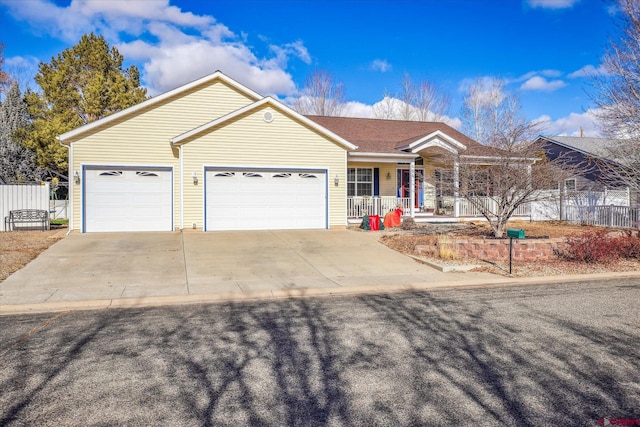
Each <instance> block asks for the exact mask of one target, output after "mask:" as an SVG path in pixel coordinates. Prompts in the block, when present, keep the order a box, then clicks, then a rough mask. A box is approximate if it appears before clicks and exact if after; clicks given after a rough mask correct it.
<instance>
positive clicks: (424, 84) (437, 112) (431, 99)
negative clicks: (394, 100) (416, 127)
mask: <svg viewBox="0 0 640 427" xmlns="http://www.w3.org/2000/svg"><path fill="white" fill-rule="evenodd" d="M415 92H416V96H415V112H416V115H417V120H418V121H420V122H442V121H444V120H445V119H446V116H447V113H448V112H449V109H450V107H451V98H450V97H449V95H448V94H446V93H445V92H443V91H441V90H440V89H439V88H438V87H437V86H436V85H435V84H434V83H432V82H430V81H429V80H422V81H421V82H419V83H418V84H417V86H416V87H415Z"/></svg>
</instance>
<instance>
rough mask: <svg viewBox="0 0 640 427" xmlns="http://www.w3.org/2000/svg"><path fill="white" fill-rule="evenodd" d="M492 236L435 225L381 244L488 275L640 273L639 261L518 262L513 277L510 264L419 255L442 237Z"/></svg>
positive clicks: (391, 234)
mask: <svg viewBox="0 0 640 427" xmlns="http://www.w3.org/2000/svg"><path fill="white" fill-rule="evenodd" d="M509 228H522V229H524V230H525V233H526V235H527V236H536V237H542V236H548V237H553V238H558V237H565V236H569V235H576V234H582V233H584V232H588V231H593V230H596V229H600V228H598V227H590V226H581V225H573V224H565V223H560V222H557V221H549V222H526V221H514V222H512V223H510V224H509ZM489 234H490V231H489V228H488V226H487V225H486V224H482V223H480V224H476V223H465V224H431V225H423V226H420V227H417V228H415V229H412V230H401V229H394V230H390V231H386V232H385V234H383V235H382V236H381V239H380V240H381V242H382V243H384V244H385V245H387V246H388V247H390V248H391V249H394V250H396V251H398V252H402V253H406V254H411V255H415V256H419V257H421V258H424V259H427V260H428V261H430V262H432V263H435V264H439V265H446V266H456V265H469V264H472V265H479V266H480V267H478V268H476V269H474V270H473V271H484V272H489V273H495V274H500V275H504V276H512V277H534V276H554V275H565V274H589V273H607V272H622V271H638V270H640V261H638V260H615V261H609V262H606V263H591V264H587V263H581V262H572V261H565V260H561V259H554V260H548V261H542V260H538V261H536V262H523V261H514V262H513V265H512V274H511V275H509V260H508V259H505V260H504V261H499V262H488V261H484V260H478V259H442V258H433V257H426V256H424V255H421V254H418V253H416V252H415V250H414V249H415V247H416V246H418V245H435V243H436V241H437V239H438V236H441V235H446V236H447V237H452V238H455V237H486V236H487V235H489Z"/></svg>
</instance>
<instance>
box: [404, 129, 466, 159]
mask: <svg viewBox="0 0 640 427" xmlns="http://www.w3.org/2000/svg"><path fill="white" fill-rule="evenodd" d="M433 140H435V141H436V142H435V143H434V142H433ZM434 145H435V146H438V147H441V148H444V149H445V150H448V151H451V152H452V153H457V152H458V150H456V147H457V148H458V149H459V150H466V149H467V146H466V145H464V144H463V143H461V142H460V141H458V140H456V139H454V138H452V137H450V136H449V135H447V134H446V133H444V132H442V131H441V130H437V131H435V132H431V133H430V134H429V135H426V136H423V137H422V138H420V139H418V140H416V141H413V142H412V143H410V144H408V145H405V146H404V147H400V148H398V149H399V150H411V152H412V153H417V152H418V151H420V150H423V149H425V148H428V147H430V146H434ZM451 146H453V147H451Z"/></svg>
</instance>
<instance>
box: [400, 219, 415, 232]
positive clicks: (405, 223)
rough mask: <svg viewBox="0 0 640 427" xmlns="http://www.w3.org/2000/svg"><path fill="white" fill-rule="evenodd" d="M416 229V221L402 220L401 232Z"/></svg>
mask: <svg viewBox="0 0 640 427" xmlns="http://www.w3.org/2000/svg"><path fill="white" fill-rule="evenodd" d="M415 227H416V221H415V220H414V219H413V218H411V217H406V218H402V225H401V228H402V229H403V230H413V229H414V228H415Z"/></svg>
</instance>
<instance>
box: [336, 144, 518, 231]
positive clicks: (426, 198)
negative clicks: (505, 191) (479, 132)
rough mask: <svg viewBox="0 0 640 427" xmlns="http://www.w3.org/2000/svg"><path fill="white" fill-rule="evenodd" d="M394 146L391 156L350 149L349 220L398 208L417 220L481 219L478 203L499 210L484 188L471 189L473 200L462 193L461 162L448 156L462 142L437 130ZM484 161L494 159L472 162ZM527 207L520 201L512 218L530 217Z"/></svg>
mask: <svg viewBox="0 0 640 427" xmlns="http://www.w3.org/2000/svg"><path fill="white" fill-rule="evenodd" d="M399 149H400V150H402V152H401V153H393V154H391V153H384V154H383V153H359V152H352V153H349V161H348V164H347V218H348V220H349V222H350V223H358V222H360V221H361V218H362V217H363V216H364V215H365V214H366V215H380V216H381V217H384V216H385V215H386V214H387V213H388V212H389V211H391V210H395V209H398V208H399V209H401V210H402V212H403V216H404V217H410V218H413V219H414V220H415V221H416V222H450V221H465V220H482V219H484V217H483V216H482V213H481V209H480V207H482V208H483V209H484V210H485V211H492V212H496V211H498V209H499V206H498V202H497V201H496V200H495V199H494V198H493V197H491V196H492V194H491V190H490V188H489V187H487V189H486V192H485V195H483V194H482V192H481V193H480V194H478V193H476V194H475V195H474V196H473V202H472V201H471V200H468V199H467V198H466V197H464V196H462V194H467V193H468V191H467V192H464V191H463V190H464V189H465V188H466V186H465V183H461V182H460V181H461V180H460V174H461V170H462V166H463V165H461V164H459V163H458V160H452V159H457V157H456V155H457V154H458V152H459V151H463V150H464V146H462V144H460V143H459V142H457V141H456V140H453V139H451V138H449V137H447V136H446V135H443V134H442V133H439V132H438V133H436V134H435V135H434V134H432V135H428V136H427V137H424V138H422V139H419V140H417V141H415V142H414V143H411V144H408V145H406V146H402V147H399ZM452 154H453V155H452ZM464 157H465V156H463V158H464ZM485 161H486V165H490V164H492V162H493V160H492V159H491V158H489V157H486V158H485V159H484V160H482V159H480V160H479V161H478V160H477V159H475V160H474V162H475V163H474V164H475V165H476V166H477V167H479V168H483V165H485ZM465 165H466V163H465ZM489 181H490V179H489ZM461 185H462V186H463V187H461ZM488 185H489V184H488ZM530 211H531V209H530V205H529V204H528V203H527V204H523V205H521V206H519V207H518V208H517V209H516V211H515V212H514V214H513V216H515V217H530V214H531V212H530Z"/></svg>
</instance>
